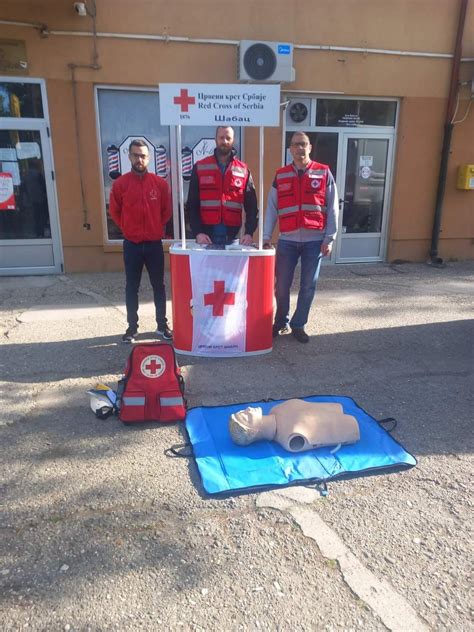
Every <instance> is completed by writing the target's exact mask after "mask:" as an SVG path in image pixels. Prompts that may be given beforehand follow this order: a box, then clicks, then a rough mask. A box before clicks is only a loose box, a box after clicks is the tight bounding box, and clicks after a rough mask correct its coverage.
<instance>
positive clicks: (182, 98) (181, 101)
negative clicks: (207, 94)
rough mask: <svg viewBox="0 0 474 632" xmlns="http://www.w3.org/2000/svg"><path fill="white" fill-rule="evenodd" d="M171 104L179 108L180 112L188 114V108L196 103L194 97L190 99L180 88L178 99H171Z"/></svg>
mask: <svg viewBox="0 0 474 632" xmlns="http://www.w3.org/2000/svg"><path fill="white" fill-rule="evenodd" d="M173 103H174V104H175V105H179V106H180V108H181V112H188V111H189V106H190V105H194V104H195V103H196V99H195V98H194V97H190V96H189V94H188V91H187V90H183V89H182V88H181V90H180V92H179V97H173Z"/></svg>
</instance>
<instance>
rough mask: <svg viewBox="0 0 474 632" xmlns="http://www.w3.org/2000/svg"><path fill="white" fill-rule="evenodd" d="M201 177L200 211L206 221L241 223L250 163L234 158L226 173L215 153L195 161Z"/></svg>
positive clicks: (202, 219)
mask: <svg viewBox="0 0 474 632" xmlns="http://www.w3.org/2000/svg"><path fill="white" fill-rule="evenodd" d="M196 170H197V175H198V179H199V197H200V214H201V222H202V223H203V224H208V225H211V226H212V225H215V224H220V223H221V222H222V223H223V224H225V225H226V226H240V225H241V223H242V210H243V208H244V196H245V189H246V187H247V180H248V178H249V170H248V167H247V165H246V164H245V163H244V162H241V161H240V160H237V158H233V159H232V161H231V163H230V164H229V166H228V167H227V169H226V171H225V173H224V175H222V172H221V170H220V168H219V165H218V164H217V161H216V158H215V156H209V157H207V158H203V159H202V160H200V161H199V162H197V163H196Z"/></svg>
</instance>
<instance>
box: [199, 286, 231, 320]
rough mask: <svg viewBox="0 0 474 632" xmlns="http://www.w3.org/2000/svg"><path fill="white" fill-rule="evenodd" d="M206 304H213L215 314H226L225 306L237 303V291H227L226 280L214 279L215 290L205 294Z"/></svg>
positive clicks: (213, 313)
mask: <svg viewBox="0 0 474 632" xmlns="http://www.w3.org/2000/svg"><path fill="white" fill-rule="evenodd" d="M204 305H206V306H207V305H212V315H213V316H224V306H225V305H235V292H226V291H225V281H214V292H210V293H209V294H204Z"/></svg>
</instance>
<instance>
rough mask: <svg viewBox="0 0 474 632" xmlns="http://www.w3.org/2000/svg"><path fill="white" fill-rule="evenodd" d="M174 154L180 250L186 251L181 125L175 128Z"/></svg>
mask: <svg viewBox="0 0 474 632" xmlns="http://www.w3.org/2000/svg"><path fill="white" fill-rule="evenodd" d="M176 145H177V148H176V153H177V159H178V190H179V209H180V220H181V248H182V249H183V250H186V222H185V219H184V186H183V157H182V152H181V125H177V127H176Z"/></svg>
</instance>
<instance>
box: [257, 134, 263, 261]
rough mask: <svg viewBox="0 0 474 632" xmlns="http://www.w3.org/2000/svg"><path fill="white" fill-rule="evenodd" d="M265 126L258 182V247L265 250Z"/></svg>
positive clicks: (261, 139) (261, 135) (261, 140)
mask: <svg viewBox="0 0 474 632" xmlns="http://www.w3.org/2000/svg"><path fill="white" fill-rule="evenodd" d="M263 131H264V128H263V127H260V143H259V145H260V178H259V183H258V185H259V186H258V197H259V202H260V204H259V206H260V213H259V215H258V249H259V250H263V153H264V152H263V149H264V137H263Z"/></svg>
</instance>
